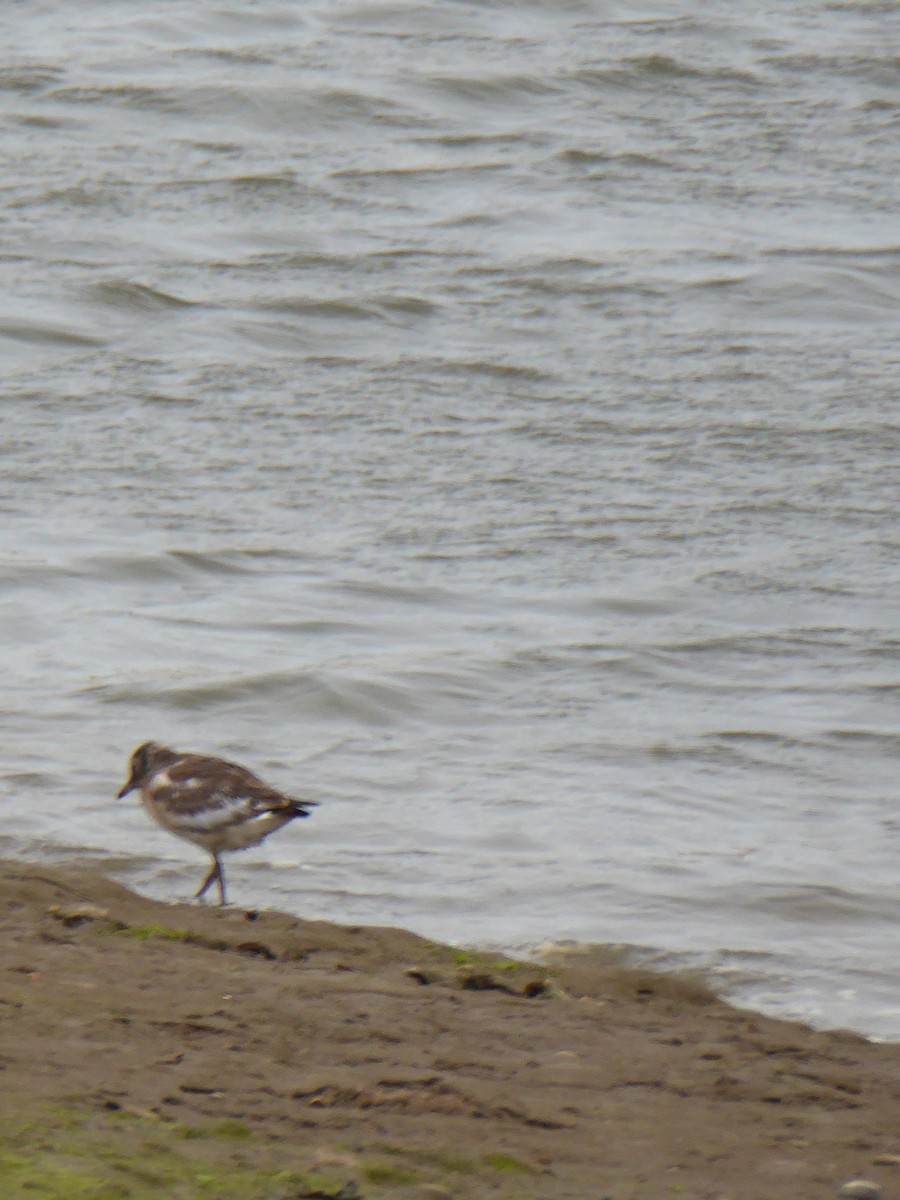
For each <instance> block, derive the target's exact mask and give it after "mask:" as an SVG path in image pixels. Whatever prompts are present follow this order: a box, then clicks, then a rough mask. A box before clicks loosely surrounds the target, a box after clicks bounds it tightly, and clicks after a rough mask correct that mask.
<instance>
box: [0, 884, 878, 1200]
mask: <svg viewBox="0 0 900 1200" xmlns="http://www.w3.org/2000/svg"><path fill="white" fill-rule="evenodd" d="M0 912H2V923H3V937H2V939H0V1069H2V1079H3V1083H4V1087H3V1088H2V1099H0V1111H2V1116H3V1136H2V1144H0V1192H2V1194H3V1195H4V1196H5V1197H9V1198H12V1200H15V1198H17V1197H20V1196H21V1197H23V1198H24V1197H34V1196H41V1197H42V1198H45V1200H46V1198H50V1200H55V1198H56V1197H59V1198H60V1200H61V1198H62V1197H74V1196H79V1197H84V1198H94V1197H96V1198H97V1200H115V1198H123V1200H124V1198H128V1200H131V1198H144V1197H147V1198H148V1200H149V1198H151V1197H152V1198H155V1197H162V1196H174V1197H176V1198H183V1200H194V1198H195V1197H197V1198H200V1197H202V1198H204V1200H205V1198H209V1200H228V1198H230V1197H234V1198H235V1200H295V1198H296V1200H300V1198H301V1197H318V1196H321V1197H340V1198H341V1200H358V1198H360V1197H365V1198H369V1197H372V1198H377V1197H383V1196H395V1195H396V1196H408V1197H410V1198H415V1197H419V1198H422V1200H424V1198H426V1197H430V1198H431V1200H453V1198H456V1197H459V1198H460V1200H463V1198H470V1197H471V1198H472V1200H474V1198H475V1197H479V1198H480V1197H485V1196H491V1197H494V1196H496V1197H499V1198H506V1197H509V1198H512V1197H526V1198H530V1197H534V1198H542V1200H557V1198H563V1197H573V1198H577V1200H582V1198H584V1200H587V1198H594V1200H600V1198H601V1197H610V1198H611V1200H631V1198H636V1197H663V1196H676V1195H682V1194H683V1195H688V1196H691V1197H708V1198H710V1200H726V1198H727V1200H757V1198H759V1200H763V1198H764V1197H765V1198H766V1200H770V1198H771V1197H791V1198H792V1200H805V1198H807V1197H808V1198H809V1200H812V1198H813V1197H833V1196H834V1195H835V1194H836V1191H837V1188H838V1187H839V1186H840V1185H841V1184H842V1183H844V1182H845V1181H847V1180H848V1179H852V1178H855V1177H860V1176H863V1177H865V1178H867V1179H871V1180H873V1181H874V1182H876V1183H878V1184H879V1185H880V1186H881V1188H882V1192H883V1195H884V1197H885V1200H890V1198H891V1197H894V1196H900V1045H898V1044H892V1045H879V1044H873V1043H870V1042H868V1041H867V1040H865V1039H864V1038H862V1037H859V1036H857V1035H855V1034H852V1033H847V1032H841V1031H835V1032H821V1031H814V1030H811V1029H808V1028H806V1027H804V1026H802V1025H799V1024H793V1023H789V1022H785V1021H778V1020H773V1019H770V1018H767V1017H763V1016H759V1015H756V1014H754V1013H752V1012H748V1011H742V1010H738V1009H735V1008H732V1007H731V1006H730V1005H728V1004H727V1003H725V1002H723V1001H721V1000H719V999H717V998H716V997H715V996H714V995H713V994H712V993H711V992H710V991H709V990H708V989H707V988H706V987H705V986H704V984H703V983H702V982H701V981H698V980H696V979H692V978H685V977H672V976H662V975H653V974H651V973H650V972H647V971H643V970H636V969H629V968H627V967H624V966H622V965H621V964H620V963H618V962H616V961H615V959H614V956H613V955H611V954H605V953H604V952H603V951H602V950H597V951H594V952H591V953H590V954H583V955H577V956H571V957H569V958H567V959H564V960H562V961H560V962H558V963H557V964H556V965H554V966H552V967H546V968H545V967H536V966H534V965H529V964H516V963H511V962H506V961H497V960H495V959H492V958H490V957H489V956H480V955H478V954H476V953H474V952H463V951H459V950H455V949H452V948H449V947H444V946H439V945H435V944H434V943H430V942H428V941H426V940H424V939H422V938H419V937H417V936H415V935H413V934H410V933H406V932H403V931H401V930H394V929H379V928H363V927H359V926H354V927H340V926H334V925H329V924H325V923H321V922H306V921H302V920H298V919H296V918H294V917H291V916H287V915H285V914H282V913H278V912H248V911H246V910H244V909H241V908H229V909H224V910H220V909H218V908H215V907H199V906H194V905H187V904H171V905H170V904H161V903H158V902H156V901H152V900H145V899H142V898H140V897H138V896H135V895H134V894H133V893H131V892H129V891H128V890H127V889H125V888H124V887H122V886H120V885H119V884H116V883H113V882H111V881H109V880H107V879H105V878H103V877H102V876H99V875H97V874H96V873H93V872H85V871H79V870H75V869H72V870H67V869H56V868H45V867H41V866H31V865H23V864H20V863H13V862H7V863H3V864H0Z"/></svg>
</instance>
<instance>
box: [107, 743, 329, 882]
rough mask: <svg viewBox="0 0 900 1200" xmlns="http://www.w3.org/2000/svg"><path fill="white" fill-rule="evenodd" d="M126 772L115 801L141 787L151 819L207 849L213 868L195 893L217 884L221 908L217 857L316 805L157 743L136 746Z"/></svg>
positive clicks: (215, 761) (231, 766) (226, 765)
mask: <svg viewBox="0 0 900 1200" xmlns="http://www.w3.org/2000/svg"><path fill="white" fill-rule="evenodd" d="M129 772H130V773H129V776H128V781H127V783H126V784H125V786H124V787H123V788H122V789H121V791H120V792H119V793H118V795H117V797H116V799H117V800H121V798H122V797H123V796H127V795H128V793H129V792H131V791H133V790H134V789H135V788H139V789H140V793H141V801H142V803H143V805H144V808H146V810H147V812H148V813H149V814H150V816H151V817H152V818H153V819H154V821H156V822H157V823H158V824H159V825H162V827H163V829H168V830H169V832H170V833H175V834H177V835H178V836H179V837H182V838H184V839H185V840H186V841H188V842H193V843H194V844H195V845H197V846H202V847H203V848H204V849H205V850H208V851H209V853H210V854H211V855H212V860H213V865H212V868H211V870H210V872H209V874H208V875H207V876H206V878H205V879H204V880H203V883H202V884H201V885H200V887H199V889H198V890H197V892H196V893H195V895H196V898H197V899H199V898H200V897H201V896H203V895H204V894H205V893H206V891H207V889H208V888H209V887H210V886H211V885H212V884H213V883H214V882H216V881H218V884H219V902H220V903H221V904H224V903H225V871H224V869H223V867H222V861H221V859H220V858H219V855H220V854H221V853H222V852H223V851H224V850H245V849H246V848H247V847H248V846H256V845H257V844H258V843H259V842H261V841H262V840H263V838H264V837H267V836H268V835H269V834H270V833H274V832H275V830H276V829H280V828H281V827H282V825H287V823H288V822H289V821H293V820H294V819H295V818H296V817H308V816H309V815H310V814H309V811H308V810H309V809H310V808H315V807H316V801H315V800H292V799H291V797H290V796H285V795H283V794H282V793H281V792H277V791H276V790H275V789H274V788H271V787H269V785H268V784H266V783H263V781H262V780H261V779H260V778H259V777H258V776H256V775H254V774H253V772H252V771H248V770H247V769H246V768H245V767H239V766H238V765H237V763H232V762H226V760H225V759H223V758H208V757H207V756H206V755H203V754H180V753H179V752H178V751H177V750H170V749H169V747H168V746H159V745H157V743H156V742H144V743H143V744H142V745H140V746H138V748H137V750H135V752H134V753H133V754H132V756H131V760H130V762H129Z"/></svg>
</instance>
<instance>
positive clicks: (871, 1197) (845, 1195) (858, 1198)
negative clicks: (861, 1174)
mask: <svg viewBox="0 0 900 1200" xmlns="http://www.w3.org/2000/svg"><path fill="white" fill-rule="evenodd" d="M838 1195H839V1196H840V1198H841V1200H881V1188H880V1187H879V1186H878V1184H877V1183H872V1182H871V1180H869V1179H849V1180H848V1181H847V1182H846V1183H845V1184H844V1185H843V1187H841V1188H839V1189H838Z"/></svg>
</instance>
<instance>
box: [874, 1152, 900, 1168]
mask: <svg viewBox="0 0 900 1200" xmlns="http://www.w3.org/2000/svg"><path fill="white" fill-rule="evenodd" d="M872 1162H873V1163H874V1164H875V1166H876V1167H900V1154H876V1155H875V1157H874V1158H873V1159H872Z"/></svg>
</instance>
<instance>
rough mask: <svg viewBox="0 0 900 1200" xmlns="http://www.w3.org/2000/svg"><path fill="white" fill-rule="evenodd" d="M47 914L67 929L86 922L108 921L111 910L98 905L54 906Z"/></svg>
mask: <svg viewBox="0 0 900 1200" xmlns="http://www.w3.org/2000/svg"><path fill="white" fill-rule="evenodd" d="M47 912H48V913H49V914H50V916H51V917H55V918H56V919H57V921H62V923H63V925H65V926H66V927H67V928H72V927H73V926H78V925H83V924H84V923H85V921H108V920H109V909H108V908H100V907H99V906H98V905H96V904H65V905H63V904H54V905H53V907H52V908H48V909H47Z"/></svg>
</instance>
